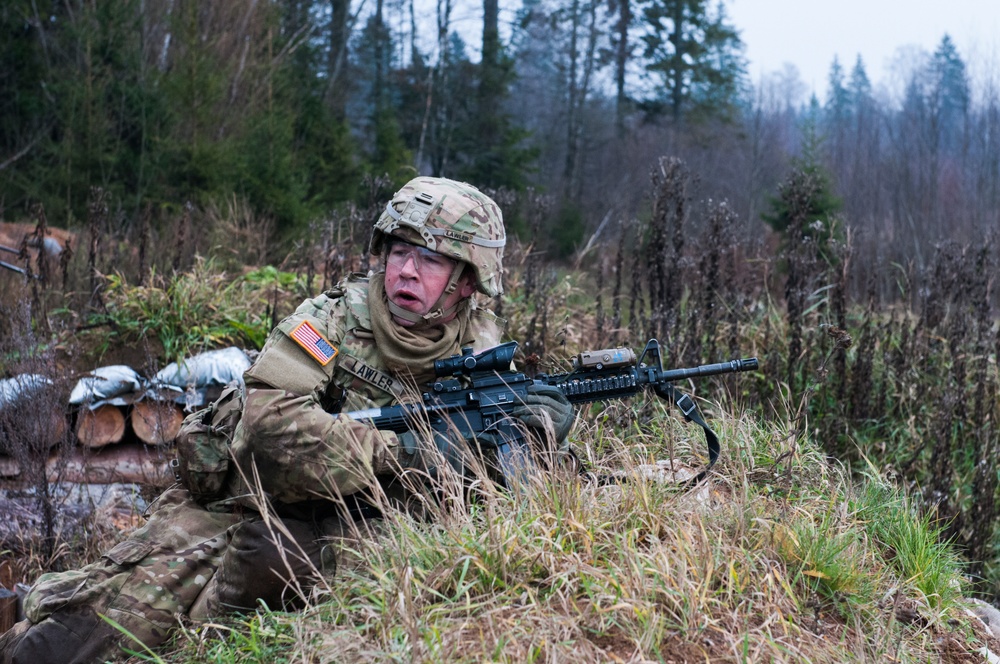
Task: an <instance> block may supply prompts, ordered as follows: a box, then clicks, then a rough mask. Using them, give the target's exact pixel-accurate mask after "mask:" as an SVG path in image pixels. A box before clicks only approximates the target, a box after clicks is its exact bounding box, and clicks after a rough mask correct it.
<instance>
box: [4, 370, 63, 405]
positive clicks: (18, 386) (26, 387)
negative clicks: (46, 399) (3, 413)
mask: <svg viewBox="0 0 1000 664" xmlns="http://www.w3.org/2000/svg"><path fill="white" fill-rule="evenodd" d="M51 384H52V381H51V380H49V379H48V378H46V377H45V376H42V375H41V374H21V375H19V376H14V377H13V378H5V379H3V380H0V407H2V406H5V405H7V404H9V403H14V402H15V401H17V400H18V399H20V398H21V397H22V396H31V394H32V393H33V392H37V391H38V390H40V389H41V388H43V387H46V386H48V385H51Z"/></svg>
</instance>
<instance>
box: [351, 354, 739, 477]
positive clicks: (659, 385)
mask: <svg viewBox="0 0 1000 664" xmlns="http://www.w3.org/2000/svg"><path fill="white" fill-rule="evenodd" d="M516 350H517V342H516V341H511V342H508V343H505V344H502V345H500V346H496V347H494V348H490V349H489V350H486V351H483V352H482V353H479V354H476V355H474V354H473V352H472V349H471V348H463V349H462V354H461V355H453V356H452V357H449V358H447V359H443V360H437V361H435V363H434V372H435V374H436V375H437V380H435V381H434V382H433V383H431V384H430V386H429V389H428V391H426V392H424V393H423V394H422V403H410V404H407V403H404V404H400V405H396V406H389V407H385V408H370V409H367V410H359V411H354V412H350V413H346V415H347V416H348V417H351V418H352V419H354V420H361V421H369V422H371V423H372V424H373V425H374V426H375V428H377V429H386V430H390V431H395V432H397V433H402V432H404V431H407V430H413V431H420V430H426V429H427V428H428V427H429V428H430V429H433V430H434V431H438V432H441V433H443V434H445V435H447V436H449V437H451V438H458V437H460V438H462V439H464V440H469V441H471V440H473V439H475V440H477V441H479V442H480V444H482V445H484V446H486V445H488V446H491V447H495V449H496V453H497V460H498V463H499V465H500V471H501V473H502V475H503V478H504V481H505V482H506V483H507V484H508V485H510V484H511V482H512V481H514V480H515V475H516V474H517V473H518V472H519V471H520V470H522V469H523V468H524V467H525V464H526V463H527V460H528V458H529V457H530V455H529V453H528V451H527V450H528V448H527V441H526V440H525V437H524V432H523V429H522V428H521V427H519V426H517V420H516V419H514V418H512V417H511V412H512V411H513V410H514V409H515V408H517V407H518V406H520V405H521V404H522V403H523V401H524V398H525V397H526V396H527V395H528V393H529V387H531V386H533V385H546V386H552V387H556V388H558V389H559V390H560V391H561V392H562V393H563V394H564V395H565V396H566V398H567V399H568V400H569V401H570V403H588V402H593V401H604V400H607V399H622V398H628V397H631V396H634V395H635V394H637V393H638V392H640V391H642V390H644V389H646V388H651V389H652V390H653V391H654V392H655V393H656V394H657V395H658V396H660V397H662V398H664V399H668V400H670V401H672V402H673V403H675V404H676V405H677V407H678V408H680V410H681V413H683V414H684V418H685V419H686V420H687V421H688V422H694V423H695V424H697V425H699V426H700V427H701V428H702V429H703V430H704V432H705V441H706V443H707V444H708V465H707V466H706V467H705V469H704V470H702V471H701V472H700V473H699V474H698V475H697V476H696V477H695V478H693V479H692V480H690V482H692V483H694V482H698V481H700V480H701V479H702V478H703V477H704V476H705V474H706V473H707V472H708V470H709V469H710V468H711V467H712V466H713V465H714V464H715V462H716V460H717V459H718V458H719V451H720V446H719V439H718V437H717V436H716V435H715V432H713V431H712V429H711V428H710V427H709V426H708V424H706V423H705V420H704V418H702V416H701V413H700V412H699V411H698V407H697V406H696V405H695V402H694V400H693V399H692V398H691V397H689V396H688V395H686V394H683V393H682V392H680V391H679V390H678V389H676V388H675V387H674V385H673V383H674V381H677V380H681V379H685V378H698V377H702V376H714V375H718V374H725V373H733V372H739V371H753V370H756V369H757V367H758V363H757V358H755V357H751V358H744V359H740V360H731V361H729V362H722V363H719V364H709V365H704V366H699V367H692V368H685V369H664V368H663V360H662V357H661V355H660V345H659V343H658V342H657V341H656V339H651V340H650V341H649V342H648V343H647V344H646V347H645V349H644V350H643V351H642V355H641V356H640V357H639V359H638V360H636V356H635V353H634V352H633V351H632V350H631V349H630V348H610V349H606V350H597V351H587V352H584V353H580V354H579V355H577V356H576V357H574V358H573V366H574V369H573V371H570V372H568V373H561V374H539V375H538V376H536V377H535V378H529V377H528V376H527V375H525V374H524V373H522V372H519V371H517V370H515V369H512V368H511V367H512V365H513V359H514V352H515V351H516Z"/></svg>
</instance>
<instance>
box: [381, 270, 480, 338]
mask: <svg viewBox="0 0 1000 664" xmlns="http://www.w3.org/2000/svg"><path fill="white" fill-rule="evenodd" d="M464 271H465V263H464V262H462V261H455V268H454V269H453V270H452V271H451V277H449V278H448V283H447V285H446V286H445V287H444V290H443V291H441V296H440V297H438V299H437V302H435V303H434V305H433V306H432V307H431V310H430V311H429V312H427V313H426V314H424V315H422V316H421V315H420V314H418V313H414V312H412V311H408V310H407V309H403V308H402V307H400V306H399V305H397V304H394V303H393V301H392V300H389V301H388V305H389V313H391V314H392V315H393V316H396V317H397V318H402V319H403V320H407V321H410V322H411V323H416V325H415V326H414V327H416V328H421V327H432V326H433V325H434V324H435V323H437V321H439V320H441V319H442V318H447V317H448V316H451V315H452V314H453V313H455V312H456V311H458V308H459V307H461V306H462V304H464V303H465V300H464V299H463V300H459V301H458V302H456V303H455V304H453V305H451V306H450V307H448V308H447V309H445V308H444V301H445V300H446V299H448V296H449V295H451V294H452V293H454V292H455V289H456V288H457V287H458V280H459V279H460V278H461V277H462V273H463V272H464Z"/></svg>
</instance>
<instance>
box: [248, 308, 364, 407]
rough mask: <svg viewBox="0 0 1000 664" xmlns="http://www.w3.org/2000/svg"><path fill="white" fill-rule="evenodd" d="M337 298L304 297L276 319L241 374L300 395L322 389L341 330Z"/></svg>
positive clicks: (333, 364) (334, 361) (333, 362)
mask: <svg viewBox="0 0 1000 664" xmlns="http://www.w3.org/2000/svg"><path fill="white" fill-rule="evenodd" d="M343 327H344V315H343V309H342V307H341V305H340V300H336V299H330V298H329V297H327V296H326V295H321V296H319V297H317V298H313V299H311V300H307V301H306V302H304V303H303V304H302V305H300V306H299V308H298V309H297V310H296V312H295V313H293V314H292V315H291V316H289V317H288V318H286V319H284V320H283V321H281V322H280V323H278V325H277V327H275V328H274V330H273V331H272V332H271V335H270V336H269V337H268V339H267V343H265V344H264V349H263V350H262V351H261V353H260V355H259V356H258V357H257V361H256V362H254V364H253V366H251V367H250V368H249V369H248V370H247V372H246V374H245V376H246V378H247V379H249V380H251V381H253V382H257V383H262V384H264V385H267V386H269V387H273V388H277V389H281V390H285V391H287V392H290V393H293V394H299V395H302V396H307V395H313V394H322V393H324V392H325V391H326V388H327V386H328V385H329V383H330V380H331V377H332V376H333V372H334V369H335V368H336V366H337V356H338V355H339V353H340V350H339V345H340V343H341V341H342V340H343V337H344V333H345V330H344V329H343Z"/></svg>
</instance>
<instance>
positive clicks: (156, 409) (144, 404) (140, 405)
mask: <svg viewBox="0 0 1000 664" xmlns="http://www.w3.org/2000/svg"><path fill="white" fill-rule="evenodd" d="M129 421H130V422H131V423H132V431H134V432H135V435H136V437H137V438H138V439H139V440H141V441H142V442H144V443H146V444H147V445H164V444H166V443H171V442H173V440H174V438H176V437H177V432H178V431H180V429H181V424H182V423H183V422H184V412H183V411H182V410H181V407H180V406H178V405H177V404H174V403H170V402H169V401H156V400H154V399H144V400H142V401H137V402H136V403H134V404H133V405H132V414H131V415H129Z"/></svg>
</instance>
